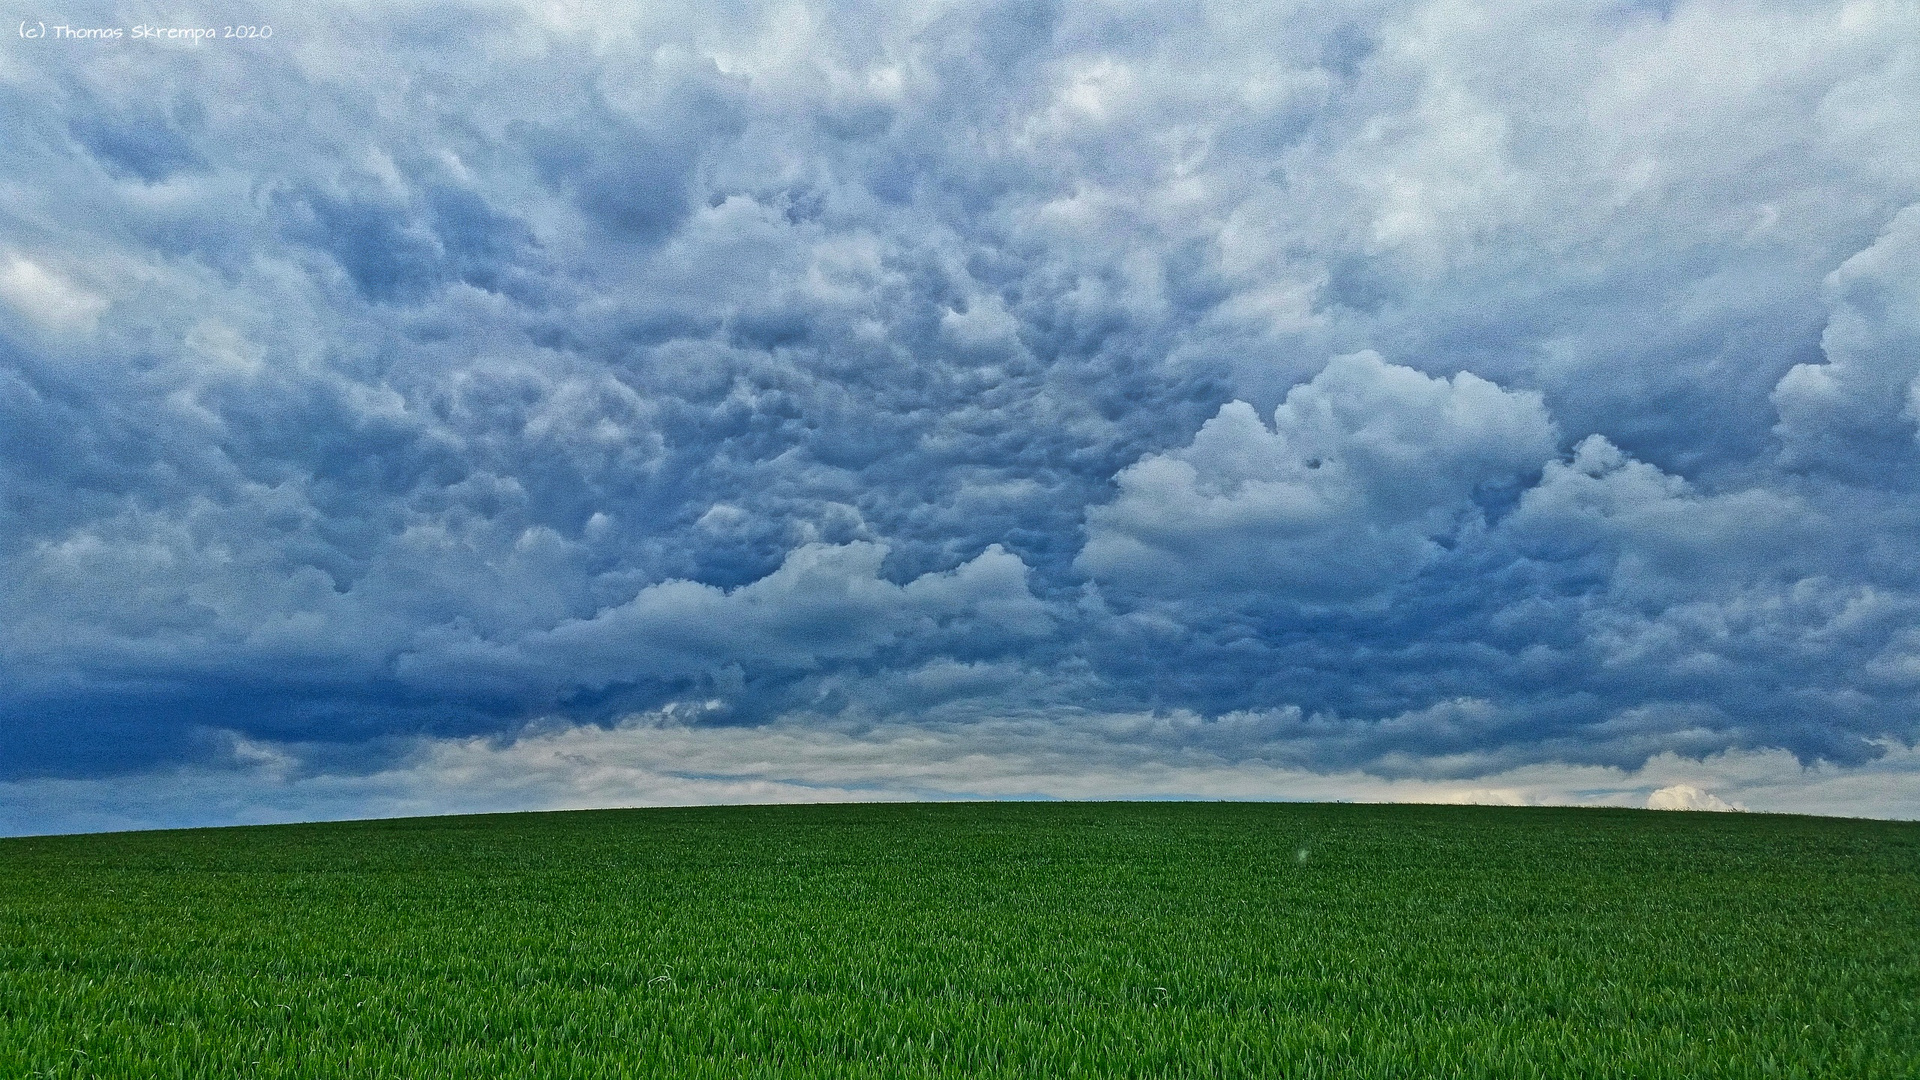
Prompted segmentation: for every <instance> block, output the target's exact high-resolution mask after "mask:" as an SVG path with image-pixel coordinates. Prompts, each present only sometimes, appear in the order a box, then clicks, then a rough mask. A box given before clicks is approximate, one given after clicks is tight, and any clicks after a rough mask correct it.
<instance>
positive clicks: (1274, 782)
mask: <svg viewBox="0 0 1920 1080" xmlns="http://www.w3.org/2000/svg"><path fill="white" fill-rule="evenodd" d="M570 10H572V9H570ZM133 14H138V13H133ZM133 14H129V10H123V9H122V8H119V7H115V6H113V5H111V4H96V5H93V6H92V7H90V8H89V9H88V11H86V12H78V13H76V12H70V13H68V16H67V17H70V18H72V19H75V20H82V19H83V18H84V20H85V21H89V22H90V23H93V24H98V25H115V24H116V23H128V22H132V21H139V20H137V19H134V17H133ZM141 18H145V16H141ZM259 21H260V22H263V23H271V24H272V25H274V27H275V31H276V32H275V35H274V36H273V38H271V39H270V40H251V41H247V42H234V43H220V42H203V43H201V44H199V45H194V46H186V45H176V44H164V43H163V44H157V45H156V44H154V43H152V42H146V43H143V44H136V43H134V42H132V41H126V40H122V41H117V42H116V41H93V40H89V41H53V40H34V41H29V40H27V39H21V40H20V41H19V42H17V43H16V44H15V45H10V46H9V49H8V51H7V54H6V58H5V60H4V62H3V63H0V94H3V95H4V97H5V102H6V108H7V112H8V114H9V115H10V116H18V117H22V118H23V120H22V121H21V123H20V124H19V125H18V131H17V132H15V133H14V134H13V136H12V137H10V139H9V141H8V143H7V144H6V145H5V146H4V147H0V224H3V226H4V231H5V237H6V240H5V244H4V246H3V247H0V312H3V313H5V314H6V315H7V316H9V317H8V318H7V320H6V321H4V322H3V323H0V580H3V581H5V583H6V586H5V588H4V589H0V828H5V829H12V830H16V831H21V830H36V831H38V830H43V829H46V828H54V827H60V828H66V827H73V828H91V827H117V826H121V825H130V824H177V823H189V822H217V821H239V820H266V819H273V820H282V819H297V818H302V817H310V816H312V817H334V816H368V815H373V814H384V813H412V812H441V811H446V810H458V809H478V808H496V809H504V808H515V807H527V808H534V807H552V806H574V805H578V806H585V805H617V804H623V803H629V802H633V803H654V802H689V801H739V800H762V799H766V800H784V799H789V798H856V797H858V798H921V797H924V798H950V797H976V796H979V797H995V798H998V797H1018V796H1045V797H1108V796H1112V797H1146V796H1183V797H1185V796H1192V797H1236V798H1238V797H1246V798H1321V797H1326V798H1351V799H1375V798H1378V799H1421V800H1427V799H1434V800H1480V801H1515V802H1568V803H1582V802H1591V803H1599V804H1609V805H1642V806H1645V805H1653V806H1661V807H1673V808H1696V809H1699V808H1704V809H1721V808H1725V807H1744V808H1747V809H1753V810H1812V811H1816V812H1821V813H1842V814H1868V815H1884V816H1912V815H1913V814H1914V813H1915V812H1916V811H1915V805H1916V796H1915V794H1914V792H1915V790H1916V786H1915V780H1914V774H1913V770H1912V765H1911V763H1912V755H1913V750H1912V747H1914V746H1915V745H1916V744H1917V743H1920V562H1917V561H1916V560H1915V559H1914V558H1913V554H1912V553H1913V552H1914V551H1916V550H1920V439H1917V438H1916V435H1917V433H1920V156H1917V155H1916V151H1915V150H1914V149H1913V148H1915V147H1920V77H1916V74H1915V73H1916V72H1920V12H1916V10H1915V9H1914V7H1913V6H1912V5H1910V4H1897V3H1886V4H1877V3H1871V2H1868V3H1850V4H1845V5H1841V4H1811V5H1800V6H1796V7H1793V8H1792V9H1791V10H1782V11H1760V10H1757V9H1753V8H1751V7H1744V6H1739V5H1732V4H1722V3H1717V2H1707V0H1702V2H1682V3H1678V4H1673V5H1663V6H1646V5H1631V4H1629V5H1621V4H1616V3H1596V4H1590V5H1578V4H1575V5H1560V6H1557V7H1554V8H1553V9H1551V10H1541V9H1537V8H1532V7H1516V8H1513V9H1511V10H1507V9H1499V8H1489V9H1482V10H1478V11H1465V10H1462V9H1459V8H1457V7H1455V6H1452V5H1448V4H1443V3H1419V2H1414V3H1404V4H1401V3H1387V4H1371V3H1368V4H1352V5H1345V6H1326V5H1312V6H1305V7H1298V8H1293V7H1288V6H1285V5H1279V6H1268V7H1263V8H1259V9H1251V10H1250V9H1247V8H1245V7H1244V6H1236V5H1227V6H1223V7H1218V8H1208V7H1204V6H1203V7H1202V8H1199V9H1195V10H1192V11H1185V12H1181V13H1173V12H1169V11H1166V10H1163V9H1161V8H1158V7H1154V6H1151V5H1147V6H1135V7H1128V6H1125V5H1121V6H1115V5H1111V4H1079V3H1061V4H1051V5H1031V4H1014V3H1007V4H996V3H985V2H982V3H967V4H954V5H948V6H945V7H941V8H939V9H937V10H935V9H926V8H924V7H916V6H904V5H895V6H889V5H886V4H880V5H868V6H864V7H860V8H857V9H856V8H854V7H851V6H845V5H835V4H800V5H781V6H778V7H760V8H756V7H753V6H746V7H740V6H734V7H725V8H722V7H716V6H699V5H695V6H693V7H688V8H682V9H672V10H668V9H661V8H649V7H638V8H622V7H618V6H612V5H608V6H604V7H582V8H579V9H578V10H577V11H574V12H573V14H571V15H569V16H567V17H565V18H560V17H557V16H556V15H555V12H554V11H553V10H551V9H549V8H546V7H537V6H536V7H525V6H520V5H515V4H511V3H501V4H473V5H467V4H456V3H436V4H428V5H416V6H413V7H410V8H406V9H404V10H401V9H394V10H385V9H383V10H377V11H375V10H369V11H364V12H357V13H354V14H352V15H351V16H348V15H344V14H340V13H337V12H336V13H322V12H311V11H307V10H305V9H301V8H298V7H291V6H277V5H272V4H269V5H267V6H265V7H262V8H260V9H259ZM663 717H664V718H668V719H666V720H662V719H660V718H663Z"/></svg>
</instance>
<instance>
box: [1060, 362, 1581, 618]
mask: <svg viewBox="0 0 1920 1080" xmlns="http://www.w3.org/2000/svg"><path fill="white" fill-rule="evenodd" d="M1553 449H1554V431H1553V425H1552V423H1551V422H1550V421H1549V420H1548V418H1547V415H1546V410H1545V408H1544V407H1543V406H1542V404H1541V402H1540V398H1539V395H1537V394H1517V393H1512V392H1509V391H1506V390H1503V389H1501V388H1500V387H1498V386H1495V385H1493V384H1492V383H1489V382H1487V381H1486V380H1485V379H1481V378H1479V377H1477V376H1475V375H1473V374H1472V373H1470V372H1463V373H1461V374H1459V375H1456V376H1454V377H1453V379H1451V380H1445V379H1433V378H1429V377H1427V376H1425V375H1422V374H1420V373H1419V372H1418V371H1415V370H1413V369H1411V368H1405V367H1396V366H1393V365H1389V364H1386V363H1384V362H1382V361H1381V360H1380V358H1379V357H1378V356H1376V355H1373V354H1360V355H1357V356H1351V357H1342V358H1340V359H1337V360H1335V361H1333V362H1332V363H1331V364H1329V365H1327V367H1326V369H1325V370H1323V371H1322V372H1321V373H1320V374H1318V375H1316V376H1314V378H1313V379H1311V380H1309V381H1308V382H1305V383H1302V384H1300V385H1299V386H1296V387H1294V388H1293V389H1292V390H1291V391H1289V392H1288V394H1287V397H1286V400H1285V401H1284V402H1282V403H1281V405H1280V407H1279V408H1278V409H1277V410H1275V412H1274V416H1273V428H1272V430H1269V429H1268V428H1267V427H1266V425H1265V423H1264V422H1263V421H1262V420H1261V419H1260V417H1259V415H1258V414H1256V413H1255V412H1254V410H1253V407H1252V406H1250V405H1248V404H1247V403H1245V402H1242V401H1234V402H1230V403H1229V404H1227V405H1225V406H1223V407H1222V408H1221V410H1220V413H1219V415H1217V416H1215V417H1214V418H1213V419H1212V420H1209V421H1207V423H1206V424H1205V425H1203V426H1202V427H1201V428H1200V432H1199V434H1198V435H1196V436H1195V437H1194V440H1193V443H1192V444H1191V445H1189V446H1187V447H1185V448H1183V449H1180V450H1175V451H1170V452H1167V453H1164V454H1156V455H1152V456H1150V457H1147V458H1143V459H1142V460H1140V461H1139V462H1136V463H1135V464H1133V465H1131V466H1129V467H1127V468H1126V469H1125V470H1123V471H1122V472H1121V473H1120V475H1119V477H1118V478H1117V482H1118V484H1119V487H1120V496H1119V498H1118V499H1117V500H1115V501H1114V502H1113V503H1111V504H1109V505H1106V506H1100V507H1095V508H1094V509H1092V510H1091V511H1090V512H1089V514H1088V524H1087V534H1088V535H1087V544H1086V547H1085V549H1083V550H1082V552H1081V555H1080V561H1079V565H1080V566H1081V568H1083V569H1084V570H1086V572H1087V573H1088V574H1090V575H1091V576H1092V577H1093V578H1094V580H1095V581H1097V582H1100V583H1101V584H1102V585H1108V584H1111V585H1112V586H1113V587H1114V588H1116V589H1117V590H1120V591H1123V592H1138V593H1144V594H1147V595H1156V594H1158V595H1188V596H1192V595H1196V594H1197V595H1200V596H1202V597H1203V598H1204V599H1205V600H1207V601H1208V602H1219V601H1220V599H1221V594H1246V593H1249V592H1254V593H1260V594H1272V595H1276V596H1279V597H1284V598H1288V599H1297V600H1301V601H1306V602H1313V601H1322V602H1340V601H1346V602H1352V601H1357V600H1364V599H1366V598H1368V597H1371V596H1373V595H1376V594H1377V593H1379V592H1380V590H1381V589H1383V588H1385V587H1386V586H1387V585H1389V584H1391V583H1393V582H1395V581H1398V580H1403V579H1405V578H1408V577H1411V576H1413V575H1416V574H1418V573H1419V572H1420V571H1421V569H1422V568H1423V567H1424V566H1425V565H1426V564H1428V563H1430V562H1431V561H1433V559H1434V558H1436V557H1437V556H1438V555H1439V554H1440V553H1441V552H1442V551H1443V550H1444V548H1445V547H1451V546H1453V545H1454V544H1456V543H1457V542H1458V541H1459V538H1460V534H1461V533H1462V532H1463V531H1467V530H1475V529H1484V528H1485V526H1486V516H1485V513H1484V512H1483V510H1482V504H1484V503H1487V502H1496V503H1497V502H1500V501H1502V500H1507V501H1510V500H1511V498H1512V496H1513V495H1514V494H1516V493H1517V492H1518V491H1519V490H1521V489H1522V488H1523V487H1524V486H1525V484H1526V482H1527V481H1528V480H1529V479H1531V477H1530V475H1529V474H1536V473H1538V471H1539V470H1540V468H1541V466H1542V465H1543V464H1544V463H1545V462H1546V461H1547V459H1548V458H1550V457H1551V456H1552V454H1553Z"/></svg>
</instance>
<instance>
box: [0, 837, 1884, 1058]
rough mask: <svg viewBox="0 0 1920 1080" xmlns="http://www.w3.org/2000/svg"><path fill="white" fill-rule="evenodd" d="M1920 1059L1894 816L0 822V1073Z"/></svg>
mask: <svg viewBox="0 0 1920 1080" xmlns="http://www.w3.org/2000/svg"><path fill="white" fill-rule="evenodd" d="M35 1075H41V1076H95V1075H98V1076H140V1077H174V1076H177V1077H195V1078H199V1077H213V1076H355V1077H361V1076H367V1077H371V1076H427V1077H502V1076H539V1077H566V1076H624V1075H658V1076H673V1077H699V1076H712V1077H737V1076H816V1075H817V1076H872V1077H895V1076H930V1075H940V1076H1009V1077H1012V1076H1018V1077H1043V1076H1222V1077H1251V1076H1302V1077H1307V1076H1383V1077H1385V1076H1395V1077H1399V1076H1503V1077H1505V1076H1538V1077H1575V1076H1594V1077H1706V1076H1835V1077H1915V1076H1920V824H1912V823H1890V822H1868V821H1838V820H1821V819H1814V818H1801V817H1781V816H1766V815H1736V814H1674V813H1652V812H1645V811H1609V810H1553V809H1524V810H1520V809H1493V808H1469V807H1411V806H1394V807H1383V806H1330V805H1310V804H1274V803H1264V804H1263V803H1224V804H1223V803H1121V804H1074V803H997V804H936V805H927V804H919V805H894V806H839V807H833V806H818V807H770V808H725V809H696V810H635V811H606V812H591V813H568V814H520V815H503V816H492V817H468V818H427V819H415V820H406V821H378V822H359V823H348V824H328V825H298V826H279V827H268V828H245V829H219V830H197V831H179V832H151V833H123V834H113V835H99V836H77V837H52V838H28V839H13V840H4V841H0V1076H6V1077H24V1076H35Z"/></svg>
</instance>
